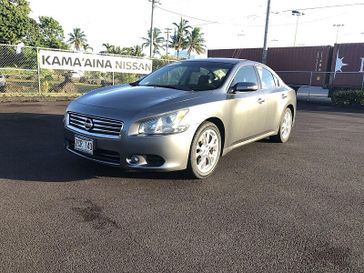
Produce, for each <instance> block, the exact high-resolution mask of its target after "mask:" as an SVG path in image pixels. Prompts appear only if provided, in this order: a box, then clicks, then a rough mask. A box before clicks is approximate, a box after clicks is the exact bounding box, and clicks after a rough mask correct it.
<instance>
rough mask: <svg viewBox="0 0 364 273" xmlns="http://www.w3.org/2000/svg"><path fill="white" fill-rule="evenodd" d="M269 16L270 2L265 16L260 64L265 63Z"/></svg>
mask: <svg viewBox="0 0 364 273" xmlns="http://www.w3.org/2000/svg"><path fill="white" fill-rule="evenodd" d="M269 15H270V0H268V2H267V14H266V16H265V31H264V44H263V54H262V63H263V64H266V63H267V56H268V43H267V42H268V27H269Z"/></svg>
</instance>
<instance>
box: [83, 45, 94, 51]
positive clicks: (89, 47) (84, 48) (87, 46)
mask: <svg viewBox="0 0 364 273" xmlns="http://www.w3.org/2000/svg"><path fill="white" fill-rule="evenodd" d="M82 48H83V50H84V51H86V52H87V51H88V50H90V52H93V51H94V48H93V47H92V46H90V45H89V44H88V43H85V44H84V45H83V46H82Z"/></svg>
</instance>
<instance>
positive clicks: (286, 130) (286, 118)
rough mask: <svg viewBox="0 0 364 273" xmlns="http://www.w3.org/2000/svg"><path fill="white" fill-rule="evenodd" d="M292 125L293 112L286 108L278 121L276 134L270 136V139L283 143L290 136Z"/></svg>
mask: <svg viewBox="0 0 364 273" xmlns="http://www.w3.org/2000/svg"><path fill="white" fill-rule="evenodd" d="M292 125H293V114H292V111H291V109H289V108H286V110H285V111H284V113H283V116H282V120H281V122H280V123H279V131H278V134H277V135H274V136H271V137H270V139H271V140H272V141H274V142H278V143H285V142H287V141H288V139H289V137H290V136H291V132H292Z"/></svg>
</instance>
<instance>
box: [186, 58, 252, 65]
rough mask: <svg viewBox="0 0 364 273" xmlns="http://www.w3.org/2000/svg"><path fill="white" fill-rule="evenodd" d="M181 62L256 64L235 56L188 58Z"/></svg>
mask: <svg viewBox="0 0 364 273" xmlns="http://www.w3.org/2000/svg"><path fill="white" fill-rule="evenodd" d="M183 62H211V63H213V62H216V63H230V64H238V63H251V64H258V63H257V62H253V61H250V60H246V59H237V58H203V59H189V60H184V61H183Z"/></svg>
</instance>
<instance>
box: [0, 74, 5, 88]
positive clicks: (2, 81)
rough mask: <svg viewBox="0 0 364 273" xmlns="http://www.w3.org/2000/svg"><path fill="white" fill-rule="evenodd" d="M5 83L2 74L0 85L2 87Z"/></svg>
mask: <svg viewBox="0 0 364 273" xmlns="http://www.w3.org/2000/svg"><path fill="white" fill-rule="evenodd" d="M5 85H6V79H5V76H4V75H0V87H4V86H5Z"/></svg>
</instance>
